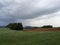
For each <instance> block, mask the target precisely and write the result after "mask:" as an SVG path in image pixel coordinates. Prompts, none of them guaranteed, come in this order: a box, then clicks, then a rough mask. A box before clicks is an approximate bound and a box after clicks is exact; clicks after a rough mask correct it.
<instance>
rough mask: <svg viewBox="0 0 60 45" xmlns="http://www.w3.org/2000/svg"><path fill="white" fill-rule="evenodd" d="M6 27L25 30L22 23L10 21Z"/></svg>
mask: <svg viewBox="0 0 60 45" xmlns="http://www.w3.org/2000/svg"><path fill="white" fill-rule="evenodd" d="M6 27H8V28H10V29H13V30H23V26H22V23H10V24H8V25H7V26H6Z"/></svg>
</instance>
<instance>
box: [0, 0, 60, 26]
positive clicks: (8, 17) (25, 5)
mask: <svg viewBox="0 0 60 45" xmlns="http://www.w3.org/2000/svg"><path fill="white" fill-rule="evenodd" d="M59 4H60V0H0V17H1V18H0V22H6V23H7V22H24V23H23V24H26V23H27V22H28V24H32V23H29V22H32V20H34V22H35V21H36V20H37V19H38V20H42V19H43V18H44V19H46V18H47V17H48V18H49V17H52V16H53V17H55V15H57V14H58V13H57V12H58V11H60V5H59ZM53 13H57V14H54V15H53ZM47 15H48V16H47ZM44 16H45V17H46V18H45V17H44ZM38 17H40V18H38ZM36 18H37V19H36ZM26 25H27V24H26Z"/></svg>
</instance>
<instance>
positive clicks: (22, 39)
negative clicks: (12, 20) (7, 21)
mask: <svg viewBox="0 0 60 45" xmlns="http://www.w3.org/2000/svg"><path fill="white" fill-rule="evenodd" d="M0 45H60V32H24V31H14V30H10V29H8V28H1V29H0Z"/></svg>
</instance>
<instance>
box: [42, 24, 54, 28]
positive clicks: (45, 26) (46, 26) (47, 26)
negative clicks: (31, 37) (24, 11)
mask: <svg viewBox="0 0 60 45" xmlns="http://www.w3.org/2000/svg"><path fill="white" fill-rule="evenodd" d="M41 28H53V26H52V25H44V26H42V27H41Z"/></svg>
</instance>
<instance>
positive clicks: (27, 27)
mask: <svg viewBox="0 0 60 45" xmlns="http://www.w3.org/2000/svg"><path fill="white" fill-rule="evenodd" d="M24 29H32V27H31V26H26V27H24Z"/></svg>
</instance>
